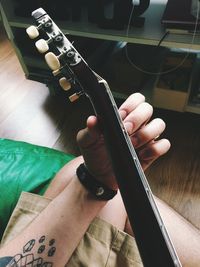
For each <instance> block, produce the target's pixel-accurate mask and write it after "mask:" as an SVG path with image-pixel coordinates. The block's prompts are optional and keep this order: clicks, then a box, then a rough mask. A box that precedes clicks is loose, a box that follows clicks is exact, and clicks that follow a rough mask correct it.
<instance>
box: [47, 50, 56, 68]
mask: <svg viewBox="0 0 200 267" xmlns="http://www.w3.org/2000/svg"><path fill="white" fill-rule="evenodd" d="M45 60H46V63H47V65H48V66H49V68H50V69H52V70H58V69H60V61H59V60H58V58H57V56H56V55H55V54H54V53H52V52H49V53H47V54H46V55H45Z"/></svg>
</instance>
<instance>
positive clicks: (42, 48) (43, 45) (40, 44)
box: [35, 39, 49, 54]
mask: <svg viewBox="0 0 200 267" xmlns="http://www.w3.org/2000/svg"><path fill="white" fill-rule="evenodd" d="M35 46H36V48H37V50H38V51H39V52H40V53H41V54H44V53H46V52H47V51H48V50H49V45H48V41H45V40H44V39H40V40H38V41H37V42H36V43H35Z"/></svg>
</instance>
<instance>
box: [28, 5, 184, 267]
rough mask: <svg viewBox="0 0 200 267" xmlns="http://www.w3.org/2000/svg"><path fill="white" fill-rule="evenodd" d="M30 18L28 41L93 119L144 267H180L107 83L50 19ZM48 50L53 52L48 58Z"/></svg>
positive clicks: (39, 13)
mask: <svg viewBox="0 0 200 267" xmlns="http://www.w3.org/2000/svg"><path fill="white" fill-rule="evenodd" d="M32 16H33V18H34V20H35V23H36V26H30V27H29V28H27V33H28V35H29V37H30V38H31V39H39V38H40V34H42V36H44V35H45V36H46V39H39V40H37V41H36V43H35V45H36V47H37V49H38V50H39V52H41V53H44V54H45V59H46V62H47V64H48V65H49V67H50V68H51V69H52V71H53V75H54V76H56V77H60V78H59V82H60V85H61V86H62V88H63V89H65V90H68V89H70V87H71V84H75V85H77V88H79V89H78V91H77V92H76V93H75V94H73V95H72V96H71V97H70V99H71V100H72V101H73V100H75V99H77V98H78V97H79V96H81V95H86V96H87V97H88V98H89V100H90V102H91V104H92V106H93V108H94V111H95V113H96V115H97V117H98V121H99V123H100V126H101V128H102V132H103V135H104V139H105V143H106V146H107V149H108V151H109V154H110V158H111V162H112V166H113V170H114V173H115V176H116V179H117V182H118V185H119V189H120V192H121V195H122V199H123V202H124V205H125V208H126V211H127V214H128V217H129V220H130V224H131V227H132V229H133V231H134V235H135V239H136V243H137V246H138V249H139V252H140V256H141V259H142V261H143V264H144V266H145V267H172V266H176V267H180V266H181V263H180V261H179V259H178V256H177V254H176V251H175V249H174V247H173V244H172V242H171V240H170V237H169V235H168V233H167V230H166V228H165V226H164V224H163V221H162V218H161V216H160V214H159V211H158V208H157V206H156V203H155V201H154V197H153V194H152V192H151V189H150V186H149V184H148V181H147V179H146V177H145V174H144V172H143V170H142V167H141V164H140V162H139V159H138V157H137V154H136V152H135V150H134V147H133V145H132V143H131V141H130V138H129V135H128V133H127V131H126V129H125V128H124V126H123V123H122V120H121V118H120V116H119V114H118V108H117V105H116V103H115V100H114V98H113V95H112V93H111V91H110V89H109V86H108V84H107V82H106V81H105V80H104V79H103V78H102V77H100V76H99V75H98V74H96V73H95V72H94V71H93V70H92V69H91V68H90V66H89V65H88V64H87V62H86V61H85V60H84V59H83V58H82V57H81V55H80V54H79V53H78V52H77V50H76V49H75V47H74V46H73V45H72V43H71V42H70V41H69V40H68V39H67V37H66V36H65V35H64V34H63V33H62V31H61V30H60V29H59V28H58V26H57V25H56V24H55V22H54V21H53V20H52V19H51V18H50V17H49V15H48V14H47V13H46V12H45V11H44V10H43V9H42V8H39V9H37V10H35V11H33V13H32ZM50 47H51V48H53V51H54V53H53V52H50Z"/></svg>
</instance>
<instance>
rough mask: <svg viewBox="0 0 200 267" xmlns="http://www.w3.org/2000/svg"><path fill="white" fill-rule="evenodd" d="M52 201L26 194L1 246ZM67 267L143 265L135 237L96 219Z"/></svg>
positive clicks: (125, 266)
mask: <svg viewBox="0 0 200 267" xmlns="http://www.w3.org/2000/svg"><path fill="white" fill-rule="evenodd" d="M50 201H51V200H50V199H47V198H44V197H41V196H39V195H35V194H31V193H27V192H23V193H22V194H21V196H20V199H19V201H18V203H17V206H16V208H15V210H14V212H13V214H12V216H11V218H10V221H9V223H8V226H7V228H6V230H5V233H4V236H3V239H2V244H5V243H7V242H8V241H9V240H11V239H13V238H14V237H15V236H16V235H17V234H19V233H20V232H21V231H22V230H23V229H24V228H25V227H26V226H27V225H28V224H30V223H31V222H32V221H33V220H34V219H35V218H36V217H37V216H38V215H39V214H40V212H41V211H42V210H43V209H44V208H46V207H47V205H48V204H49V202H50ZM66 249H67V248H66ZM66 266H67V267H142V266H143V265H142V263H141V259H140V256H139V252H138V249H137V246H136V243H135V240H134V238H133V237H131V236H129V235H128V234H126V233H124V232H122V231H119V230H118V229H117V228H116V227H113V226H112V225H110V224H109V223H107V222H105V221H103V220H101V219H99V218H95V219H94V220H93V222H92V223H91V224H90V226H89V228H88V230H87V232H86V233H85V235H84V237H83V238H82V240H81V241H80V243H79V245H78V247H77V248H76V250H75V251H74V253H73V255H72V257H71V259H70V261H69V262H68V263H67V265H66Z"/></svg>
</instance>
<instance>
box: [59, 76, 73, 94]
mask: <svg viewBox="0 0 200 267" xmlns="http://www.w3.org/2000/svg"><path fill="white" fill-rule="evenodd" d="M59 84H60V86H61V87H62V89H63V90H65V91H68V90H69V89H71V83H70V82H69V81H68V80H67V79H66V78H65V77H62V78H60V79H59Z"/></svg>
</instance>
